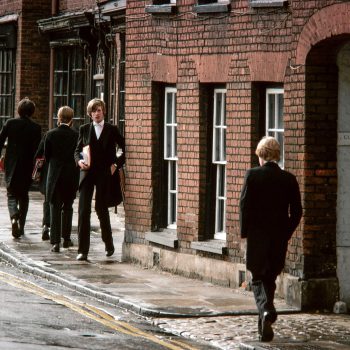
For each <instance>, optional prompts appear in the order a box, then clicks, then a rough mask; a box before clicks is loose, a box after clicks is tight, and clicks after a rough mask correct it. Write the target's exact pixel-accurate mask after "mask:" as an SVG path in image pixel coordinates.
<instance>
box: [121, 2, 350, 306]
mask: <svg viewBox="0 0 350 350" xmlns="http://www.w3.org/2000/svg"><path fill="white" fill-rule="evenodd" d="M349 14H350V3H349V2H348V1H337V0H315V1H303V0H290V1H279V0H232V1H229V0H206V1H204V0H198V1H197V0H172V1H170V0H163V1H162V0H153V1H152V0H146V1H139V0H128V2H127V10H126V43H127V44H126V57H127V61H126V79H125V80H126V139H127V147H128V148H127V151H128V156H127V158H128V159H127V173H128V180H127V200H126V243H125V247H124V248H125V249H124V251H125V256H126V257H129V258H131V259H133V260H136V261H140V262H142V263H143V264H146V265H149V266H159V267H160V268H162V269H166V270H169V271H172V272H175V273H181V274H184V275H187V276H195V277H199V278H204V279H208V280H211V281H215V282H219V283H222V284H225V285H229V286H233V287H237V286H239V285H240V283H241V282H242V281H244V280H245V279H246V278H247V277H246V271H245V266H244V250H245V248H244V242H242V241H241V239H240V235H239V220H238V214H239V205H238V203H239V196H240V190H241V186H242V183H243V177H244V174H245V171H246V170H247V169H248V168H250V167H252V166H255V165H257V159H256V157H255V156H254V150H255V147H256V144H257V141H258V140H259V139H260V138H261V137H262V136H263V135H266V134H269V135H274V136H276V137H277V138H278V139H279V140H280V141H281V144H282V146H283V159H282V161H281V165H282V166H283V167H284V168H285V169H286V170H289V171H291V172H293V173H294V174H296V176H297V177H298V180H299V183H300V188H301V192H302V201H303V213H304V215H303V219H302V222H301V224H300V226H299V228H298V230H297V232H296V233H295V234H294V235H293V237H292V239H291V240H290V245H289V250H288V256H287V261H286V267H285V273H284V274H283V275H282V276H281V278H280V283H279V294H280V295H283V296H284V297H285V298H286V299H287V301H288V302H290V303H292V304H295V305H298V306H300V307H303V308H308V307H327V308H331V307H332V305H333V302H334V301H336V300H339V299H340V300H344V301H346V302H347V303H348V305H349V304H350V287H349V286H350V283H349V282H350V281H349V277H348V276H349V272H350V270H349V266H350V264H349V262H350V250H349V247H350V219H349V217H350V216H349V210H350V202H349V201H350V200H349V199H348V198H350V196H349V192H350V180H349V179H350V152H349V145H350V142H349V137H350V105H349V102H348V101H349V98H348V96H349V92H350V86H349V84H350V81H349V78H348V77H349V72H350V51H349V49H350V44H349V43H350V22H349V20H348V19H349Z"/></svg>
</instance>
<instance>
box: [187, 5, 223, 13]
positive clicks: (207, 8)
mask: <svg viewBox="0 0 350 350" xmlns="http://www.w3.org/2000/svg"><path fill="white" fill-rule="evenodd" d="M229 10H230V4H219V3H212V4H205V5H194V6H193V11H194V12H196V13H223V12H229Z"/></svg>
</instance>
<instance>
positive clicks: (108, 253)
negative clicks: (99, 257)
mask: <svg viewBox="0 0 350 350" xmlns="http://www.w3.org/2000/svg"><path fill="white" fill-rule="evenodd" d="M113 254H114V248H112V249H110V250H106V256H112V255H113Z"/></svg>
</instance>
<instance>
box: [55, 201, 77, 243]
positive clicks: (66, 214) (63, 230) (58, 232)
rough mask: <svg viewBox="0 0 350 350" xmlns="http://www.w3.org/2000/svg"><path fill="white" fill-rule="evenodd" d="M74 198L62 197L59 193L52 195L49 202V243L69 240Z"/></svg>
mask: <svg viewBox="0 0 350 350" xmlns="http://www.w3.org/2000/svg"><path fill="white" fill-rule="evenodd" d="M73 202H74V199H72V198H69V199H62V198H60V195H56V196H54V200H53V201H52V202H50V216H51V222H50V243H51V244H56V243H60V242H61V237H62V238H63V239H64V240H69V239H70V235H71V231H72V218H73Z"/></svg>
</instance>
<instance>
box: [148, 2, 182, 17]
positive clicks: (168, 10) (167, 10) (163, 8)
mask: <svg viewBox="0 0 350 350" xmlns="http://www.w3.org/2000/svg"><path fill="white" fill-rule="evenodd" d="M145 11H146V13H151V14H155V15H157V14H158V15H161V14H165V15H166V14H173V13H175V12H176V4H165V5H147V6H146V7H145Z"/></svg>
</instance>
